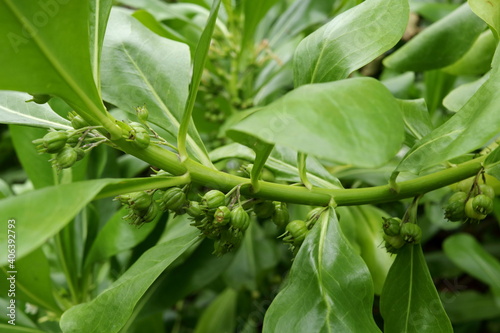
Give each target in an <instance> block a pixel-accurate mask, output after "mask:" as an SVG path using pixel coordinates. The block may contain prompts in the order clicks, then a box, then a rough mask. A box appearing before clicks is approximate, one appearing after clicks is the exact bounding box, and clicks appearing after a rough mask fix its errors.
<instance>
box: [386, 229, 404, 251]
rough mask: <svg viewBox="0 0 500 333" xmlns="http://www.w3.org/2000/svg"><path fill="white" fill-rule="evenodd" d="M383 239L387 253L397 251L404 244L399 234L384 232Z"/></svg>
mask: <svg viewBox="0 0 500 333" xmlns="http://www.w3.org/2000/svg"><path fill="white" fill-rule="evenodd" d="M384 241H385V249H386V250H387V252H389V253H397V251H398V249H400V248H402V247H403V245H405V241H404V239H403V237H401V236H400V235H397V236H389V235H387V234H385V235H384Z"/></svg>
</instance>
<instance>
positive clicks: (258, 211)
mask: <svg viewBox="0 0 500 333" xmlns="http://www.w3.org/2000/svg"><path fill="white" fill-rule="evenodd" d="M253 211H254V213H255V215H257V217H258V218H261V219H268V218H270V217H271V216H273V213H274V204H273V203H272V202H271V201H263V202H259V203H256V204H255V206H253Z"/></svg>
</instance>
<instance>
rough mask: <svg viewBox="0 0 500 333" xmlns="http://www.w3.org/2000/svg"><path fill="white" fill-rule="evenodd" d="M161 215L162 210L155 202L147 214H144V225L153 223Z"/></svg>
mask: <svg viewBox="0 0 500 333" xmlns="http://www.w3.org/2000/svg"><path fill="white" fill-rule="evenodd" d="M159 213H160V208H159V207H158V204H157V203H156V202H155V201H153V202H152V203H151V205H149V207H148V209H147V211H146V214H144V216H143V217H142V221H143V222H144V223H148V222H151V221H153V220H154V219H155V218H156V216H157V215H158V214H159Z"/></svg>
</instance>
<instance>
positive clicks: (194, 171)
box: [115, 140, 487, 206]
mask: <svg viewBox="0 0 500 333" xmlns="http://www.w3.org/2000/svg"><path fill="white" fill-rule="evenodd" d="M115 143H116V144H117V145H118V146H119V147H121V148H122V149H123V150H124V151H125V152H127V153H129V154H131V155H134V156H136V157H138V158H140V159H142V160H143V161H146V162H148V163H150V164H151V165H154V166H156V167H159V168H161V169H163V170H166V171H168V172H169V173H171V174H173V175H177V176H178V175H183V174H185V173H186V172H188V173H189V175H190V177H191V181H192V182H193V183H197V184H202V185H204V186H206V187H209V188H214V189H219V190H221V191H224V192H227V191H230V190H231V189H232V188H233V187H235V186H237V185H242V184H250V179H248V178H243V177H239V176H235V175H231V174H228V173H224V172H221V171H218V170H215V169H212V168H209V167H206V166H204V165H201V164H200V163H198V162H196V161H194V160H192V159H187V160H186V162H185V163H181V162H180V161H179V159H178V156H177V155H176V154H174V153H172V152H170V151H167V150H165V149H162V148H160V147H158V146H153V145H152V146H150V147H148V148H146V149H143V150H138V149H137V148H135V147H133V146H132V145H130V143H128V142H126V141H124V140H120V141H116V142H115ZM486 157H487V155H484V156H482V157H479V158H476V159H473V160H471V161H468V162H465V163H462V164H459V165H457V166H456V167H452V168H449V169H446V170H443V171H439V172H435V173H433V174H430V175H425V176H421V177H417V178H415V179H412V180H407V181H404V182H400V183H398V187H399V192H397V193H395V192H394V191H393V190H392V189H391V187H390V186H389V185H384V186H375V187H368V188H357V189H324V188H317V187H313V188H312V189H311V190H308V189H307V188H304V187H296V186H289V185H283V184H276V183H269V182H265V181H259V187H260V190H259V192H258V193H253V192H252V188H251V186H244V187H242V188H241V194H242V195H247V196H250V197H255V198H262V199H267V200H275V201H283V202H290V203H297V204H303V205H314V206H326V205H328V204H329V203H330V201H331V199H332V198H333V199H334V200H335V202H336V203H337V205H338V206H354V205H364V204H377V203H383V202H391V201H397V200H401V199H405V198H411V197H415V196H417V195H419V194H424V193H426V192H430V191H433V190H436V189H438V188H441V187H444V186H447V185H450V184H453V183H456V182H458V181H460V180H462V179H465V178H469V177H472V176H474V175H475V174H476V173H477V172H478V171H479V170H480V169H481V168H482V163H483V162H484V160H485V159H486Z"/></svg>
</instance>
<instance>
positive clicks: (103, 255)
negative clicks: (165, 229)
mask: <svg viewBox="0 0 500 333" xmlns="http://www.w3.org/2000/svg"><path fill="white" fill-rule="evenodd" d="M127 213H128V210H126V209H121V210H119V211H118V212H117V213H116V214H115V215H113V217H112V218H111V219H110V220H109V221H107V222H106V224H105V225H104V227H103V228H102V229H101V230H100V231H99V233H98V234H97V238H96V239H95V241H94V243H92V247H91V248H90V251H89V253H88V255H87V257H86V258H85V266H88V265H90V264H92V263H94V262H97V261H100V260H104V259H107V258H110V257H112V256H114V255H115V254H118V253H120V252H122V251H125V250H128V249H131V248H133V247H135V246H136V245H137V244H139V243H140V242H142V241H143V240H144V239H145V238H146V237H147V236H148V235H149V233H150V232H151V231H153V229H154V228H155V226H156V222H158V218H156V219H155V220H154V221H152V222H151V223H146V224H144V225H143V226H141V227H140V228H135V227H133V226H131V225H130V224H128V223H127V222H126V221H124V220H123V217H124V216H125V215H126V214H127Z"/></svg>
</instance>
